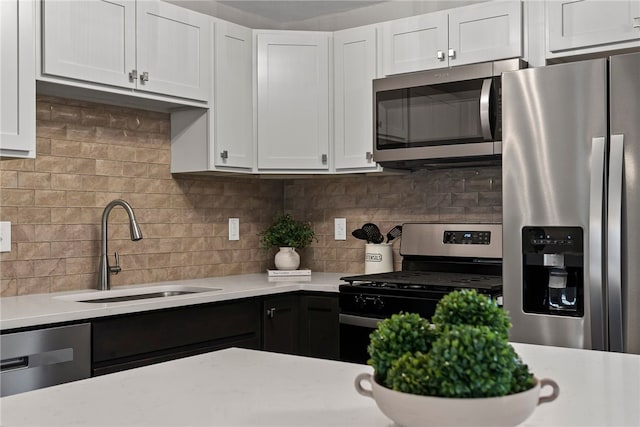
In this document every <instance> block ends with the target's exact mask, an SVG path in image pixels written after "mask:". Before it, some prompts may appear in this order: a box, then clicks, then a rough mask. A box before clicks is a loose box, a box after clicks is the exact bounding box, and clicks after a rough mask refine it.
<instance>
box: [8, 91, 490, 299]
mask: <svg viewBox="0 0 640 427" xmlns="http://www.w3.org/2000/svg"><path fill="white" fill-rule="evenodd" d="M36 108H37V127H36V134H37V158H36V159H35V160H33V159H31V160H3V161H1V162H0V220H2V221H11V222H12V240H13V242H12V251H11V252H8V253H2V254H0V283H1V288H0V295H1V296H15V295H25V294H34V293H43V292H57V291H63V290H78V289H86V288H93V287H95V283H96V281H97V270H98V264H99V261H98V259H99V250H100V249H99V247H100V220H101V215H102V211H103V209H104V207H105V206H106V204H107V203H108V202H109V201H111V200H113V199H116V198H122V199H125V200H127V201H128V202H129V203H130V204H131V205H132V206H133V208H134V210H135V212H136V217H137V219H138V222H139V223H140V226H141V228H142V233H143V235H144V239H143V240H141V241H138V242H131V241H130V240H129V233H128V222H127V217H126V214H125V213H124V211H123V210H122V209H119V208H116V209H114V210H113V211H112V213H111V215H110V220H109V238H110V240H109V252H110V254H111V257H113V252H114V251H116V250H117V251H118V252H119V253H120V254H121V259H120V263H121V266H122V269H123V271H122V272H121V273H120V274H118V275H116V276H112V284H113V286H118V285H124V284H143V283H150V282H156V281H164V280H179V279H191V278H199V277H207V276H220V275H232V274H245V273H257V272H264V271H265V270H266V269H267V268H273V261H272V259H273V254H274V250H272V251H264V250H262V249H261V247H260V233H261V232H262V231H263V230H264V229H265V228H266V227H267V226H268V225H269V224H270V222H271V221H272V219H273V218H274V217H275V216H276V215H277V214H278V213H281V212H283V211H287V212H290V213H292V214H293V215H294V216H295V217H297V218H299V219H303V220H307V221H311V222H312V224H313V227H314V230H315V231H316V234H317V236H318V241H317V242H314V243H313V244H312V246H311V247H309V248H307V249H305V250H303V251H302V253H301V255H302V267H308V268H311V269H313V270H314V271H330V272H344V273H362V272H363V271H364V263H363V259H364V242H363V241H360V240H356V239H355V238H353V237H352V236H351V235H350V232H351V230H352V229H354V228H358V227H360V226H361V225H362V224H363V223H365V222H375V223H377V224H378V225H379V226H380V227H381V229H382V231H383V232H384V233H386V232H387V231H388V229H390V228H391V227H393V226H394V225H396V224H400V223H403V222H408V221H429V222H437V221H467V222H469V221H479V222H501V219H502V210H501V177H500V168H499V167H487V168H474V169H459V170H439V171H432V172H428V171H424V172H420V173H414V174H406V175H386V176H377V175H368V176H363V175H335V176H331V177H314V178H304V179H299V178H297V179H286V180H280V179H260V178H258V177H250V176H249V177H247V176H244V175H243V176H242V177H239V176H235V175H231V174H230V175H228V176H208V177H202V176H190V175H171V173H170V153H171V150H170V120H169V115H168V114H164V113H158V112H151V111H143V110H137V109H131V108H124V107H115V106H110V105H103V104H95V103H89V102H82V101H75V100H71V99H63V98H57V97H49V96H38V97H37V103H36ZM230 217H235V218H240V240H239V241H229V240H228V235H227V233H228V218H230ZM337 217H343V218H347V231H348V233H347V234H348V237H347V240H346V241H335V240H334V239H333V219H334V218H337ZM394 247H395V261H396V268H400V256H399V254H398V252H397V251H398V249H399V243H396V244H395V245H394Z"/></svg>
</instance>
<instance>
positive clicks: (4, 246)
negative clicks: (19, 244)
mask: <svg viewBox="0 0 640 427" xmlns="http://www.w3.org/2000/svg"><path fill="white" fill-rule="evenodd" d="M0 252H11V222H10V221H0Z"/></svg>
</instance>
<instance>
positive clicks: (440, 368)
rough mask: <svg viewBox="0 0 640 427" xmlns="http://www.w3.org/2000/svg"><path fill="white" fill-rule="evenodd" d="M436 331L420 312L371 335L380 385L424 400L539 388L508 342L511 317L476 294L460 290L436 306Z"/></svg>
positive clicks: (389, 321) (371, 351)
mask: <svg viewBox="0 0 640 427" xmlns="http://www.w3.org/2000/svg"><path fill="white" fill-rule="evenodd" d="M432 323H433V324H434V325H435V328H433V327H430V325H429V322H428V321H427V320H425V319H423V318H422V317H420V316H419V315H418V314H415V313H401V314H399V315H393V316H392V317H391V318H389V319H386V320H384V321H382V322H380V323H379V324H378V329H376V330H375V331H374V332H373V333H372V334H371V343H370V344H369V347H368V350H369V355H370V357H371V358H370V360H369V364H370V365H371V366H373V368H374V370H375V377H376V381H377V382H378V383H379V384H381V385H384V386H387V387H389V388H391V389H393V390H396V391H400V392H404V393H412V394H419V395H429V396H441V397H454V398H469V397H494V396H504V395H507V394H513V393H519V392H522V391H525V390H529V389H530V388H531V387H533V384H534V383H533V375H532V374H531V372H530V371H529V367H528V366H527V365H526V364H524V363H523V362H522V360H521V359H520V358H519V357H518V355H517V354H516V352H515V350H514V349H513V347H512V346H511V345H510V344H509V342H508V339H507V337H508V330H509V328H510V327H511V323H510V321H509V318H508V316H507V314H506V313H505V312H503V311H502V310H501V309H500V308H499V307H498V306H497V305H496V304H495V302H493V301H491V300H490V299H489V298H488V297H486V296H484V295H481V294H478V293H477V292H475V291H469V290H462V291H454V292H451V293H450V294H448V295H447V296H445V297H444V298H443V299H442V300H441V301H440V302H439V303H438V306H437V307H436V311H435V314H434V316H433V318H432Z"/></svg>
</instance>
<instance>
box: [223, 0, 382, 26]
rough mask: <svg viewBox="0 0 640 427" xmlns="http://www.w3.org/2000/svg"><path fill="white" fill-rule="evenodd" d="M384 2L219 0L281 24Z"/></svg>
mask: <svg viewBox="0 0 640 427" xmlns="http://www.w3.org/2000/svg"><path fill="white" fill-rule="evenodd" d="M382 2H383V0H376V1H369V0H353V1H344V0H324V1H318V0H295V1H294V0H286V1H271V0H218V3H220V4H223V5H225V6H230V7H233V8H236V9H239V10H241V11H243V12H248V13H252V14H254V15H259V16H262V17H263V18H267V19H270V20H272V21H274V22H278V23H281V24H286V23H288V22H296V21H305V20H308V19H312V18H318V17H321V16H325V15H331V14H334V13H340V12H347V11H350V10H354V9H358V8H361V7H367V6H371V5H374V4H377V3H382Z"/></svg>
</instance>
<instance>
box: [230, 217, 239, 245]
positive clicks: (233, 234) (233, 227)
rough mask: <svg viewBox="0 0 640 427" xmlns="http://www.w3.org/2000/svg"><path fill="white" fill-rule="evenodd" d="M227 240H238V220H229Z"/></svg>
mask: <svg viewBox="0 0 640 427" xmlns="http://www.w3.org/2000/svg"><path fill="white" fill-rule="evenodd" d="M229 240H240V218H229Z"/></svg>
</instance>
